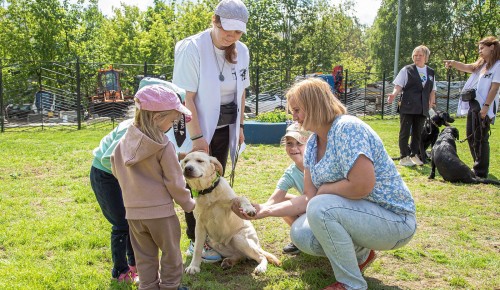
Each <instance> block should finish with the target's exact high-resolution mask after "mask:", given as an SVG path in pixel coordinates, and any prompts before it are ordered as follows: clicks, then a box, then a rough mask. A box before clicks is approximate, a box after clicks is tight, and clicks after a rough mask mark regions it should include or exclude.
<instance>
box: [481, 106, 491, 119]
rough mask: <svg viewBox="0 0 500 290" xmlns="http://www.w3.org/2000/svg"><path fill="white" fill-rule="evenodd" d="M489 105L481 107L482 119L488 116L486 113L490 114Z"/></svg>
mask: <svg viewBox="0 0 500 290" xmlns="http://www.w3.org/2000/svg"><path fill="white" fill-rule="evenodd" d="M488 110H489V107H487V106H483V107H482V108H481V111H479V114H480V115H481V119H484V118H486V115H487V114H488Z"/></svg>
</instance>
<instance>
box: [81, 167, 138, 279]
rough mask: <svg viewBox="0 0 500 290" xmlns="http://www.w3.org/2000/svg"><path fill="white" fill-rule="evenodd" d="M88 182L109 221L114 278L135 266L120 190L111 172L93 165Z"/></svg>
mask: <svg viewBox="0 0 500 290" xmlns="http://www.w3.org/2000/svg"><path fill="white" fill-rule="evenodd" d="M90 184H91V186H92V190H93V191H94V193H95V197H96V199H97V202H98V203H99V206H100V207H101V210H102V213H103V214H104V217H105V218H106V219H107V220H108V221H109V223H111V225H112V227H111V258H112V259H113V270H112V273H111V275H112V276H113V277H114V278H118V276H119V275H120V274H122V273H125V272H126V271H127V270H128V265H131V266H135V257H134V250H133V249H132V244H131V243H130V235H129V226H128V222H127V220H126V219H125V206H124V205H123V197H122V190H121V188H120V184H119V183H118V180H117V179H116V178H115V177H114V176H113V174H111V173H107V172H105V171H102V170H100V169H98V168H96V167H94V166H92V168H91V169H90Z"/></svg>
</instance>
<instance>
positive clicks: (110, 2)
mask: <svg viewBox="0 0 500 290" xmlns="http://www.w3.org/2000/svg"><path fill="white" fill-rule="evenodd" d="M331 1H332V3H333V4H339V3H341V2H343V1H344V0H331ZM381 1H382V0H353V2H355V3H356V4H355V8H354V9H355V10H356V12H355V13H354V15H355V16H357V17H358V18H359V20H360V22H361V23H362V24H367V25H371V24H372V23H373V20H374V19H375V17H376V16H377V11H378V8H379V7H380V3H381ZM120 2H123V3H125V4H127V5H134V6H138V7H139V9H141V10H146V8H147V7H148V6H151V5H153V0H100V1H99V8H100V9H101V11H102V13H103V14H104V15H111V14H112V7H113V6H114V7H119V6H120Z"/></svg>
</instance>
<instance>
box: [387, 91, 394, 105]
mask: <svg viewBox="0 0 500 290" xmlns="http://www.w3.org/2000/svg"><path fill="white" fill-rule="evenodd" d="M395 98H396V94H394V93H391V94H387V103H389V104H392V102H394V99H395Z"/></svg>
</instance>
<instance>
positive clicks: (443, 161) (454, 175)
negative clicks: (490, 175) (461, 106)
mask: <svg viewBox="0 0 500 290" xmlns="http://www.w3.org/2000/svg"><path fill="white" fill-rule="evenodd" d="M458 139H459V133H458V129H457V128H454V127H446V128H444V129H443V131H441V133H440V134H439V136H438V138H437V141H436V143H435V144H434V146H433V147H432V151H431V165H432V168H431V174H430V175H429V179H434V177H435V176H436V167H437V170H438V172H439V174H441V176H442V177H443V179H444V180H446V181H449V182H462V183H486V184H496V185H500V182H498V181H496V180H491V179H484V178H479V177H476V176H475V175H474V173H473V172H472V171H471V170H470V168H469V167H468V166H467V165H465V163H463V162H462V160H460V158H459V157H458V154H457V145H456V143H455V140H458Z"/></svg>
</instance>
